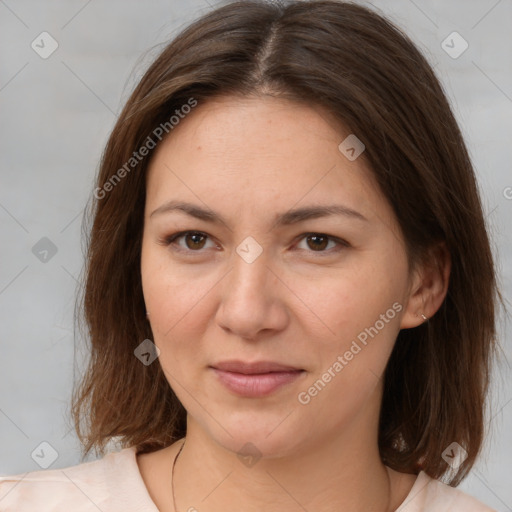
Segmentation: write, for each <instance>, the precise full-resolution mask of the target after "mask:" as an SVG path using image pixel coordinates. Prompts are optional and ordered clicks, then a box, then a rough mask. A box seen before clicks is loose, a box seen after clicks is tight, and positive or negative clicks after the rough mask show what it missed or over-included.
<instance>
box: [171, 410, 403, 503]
mask: <svg viewBox="0 0 512 512" xmlns="http://www.w3.org/2000/svg"><path fill="white" fill-rule="evenodd" d="M368 420H369V418H368V417H367V416H365V417H364V418H361V419H360V421H354V422H353V423H352V424H351V425H350V426H349V427H347V428H344V429H343V431H342V433H341V434H340V433H339V432H336V435H332V436H331V437H328V436H325V435H324V436H321V439H317V438H314V439H315V440H314V441H311V442H310V443H309V444H307V445H302V446H295V447H294V448H293V450H291V453H288V454H287V455H283V456H279V457H270V456H268V457H265V456H264V457H262V458H260V459H253V460H252V461H251V460H250V459H246V460H245V462H244V461H243V460H242V459H241V458H240V457H239V456H237V453H236V452H234V451H233V450H229V449H227V448H225V447H224V446H223V445H221V444H219V443H218V442H216V441H215V440H214V439H212V437H211V436H210V435H208V434H207V433H206V432H205V431H204V430H203V428H202V427H201V426H200V425H198V424H197V423H196V422H194V421H193V420H192V419H191V418H190V417H189V418H188V422H187V436H186V442H185V445H184V446H183V450H182V451H181V453H180V455H179V458H178V460H177V463H176V467H175V474H174V489H175V502H176V507H177V511H179V512H185V511H189V510H191V511H193V510H199V511H203V510H204V511H208V512H217V511H219V512H220V511H223V512H224V511H225V510H228V509H229V508H230V504H235V503H236V504H238V505H239V504H242V503H243V504H244V506H243V510H244V511H248V512H253V511H254V512H256V511H258V512H259V511H261V510H274V509H275V510H277V509H279V511H280V512H296V511H297V510H299V509H300V508H303V509H305V510H315V511H316V512H328V511H329V512H332V511H335V510H336V511H338V510H346V511H350V512H363V511H364V512H371V511H375V512H377V511H378V512H388V511H390V510H395V508H396V506H398V505H399V502H398V503H397V502H396V500H397V496H394V495H393V489H392V484H391V481H390V472H389V471H388V469H387V468H386V466H384V464H382V462H381V460H380V456H379V452H378V446H377V433H376V432H369V431H365V430H364V428H363V427H362V426H363V425H368ZM365 432H366V433H365ZM362 433H363V435H362ZM242 444H243V443H242Z"/></svg>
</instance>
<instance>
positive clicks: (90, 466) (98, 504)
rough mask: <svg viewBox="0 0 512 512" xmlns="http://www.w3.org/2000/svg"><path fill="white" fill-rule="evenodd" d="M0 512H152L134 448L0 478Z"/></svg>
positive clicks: (154, 508) (151, 503) (151, 505)
mask: <svg viewBox="0 0 512 512" xmlns="http://www.w3.org/2000/svg"><path fill="white" fill-rule="evenodd" d="M0 510H1V511H2V512H14V511H16V512H29V511H30V512H33V511H38V512H46V511H52V512H64V511H66V512H68V511H69V510H73V511H74V512H89V511H95V512H97V511H98V510H109V511H112V512H115V511H118V510H119V511H121V510H122V511H123V512H125V511H132V510H133V511H135V510H148V511H155V512H156V510H157V509H156V507H155V505H154V503H153V502H152V501H151V499H150V497H149V494H148V493H147V490H146V488H145V486H144V482H143V480H142V478H141V475H140V472H139V470H138V467H137V462H136V448H135V447H130V448H125V449H123V450H121V451H118V452H112V453H109V454H108V455H105V456H104V457H103V458H102V459H98V460H95V461H92V462H85V463H82V464H78V465H76V466H69V467H66V468H61V469H47V470H42V471H29V472H27V473H23V474H18V475H11V476H2V477H0Z"/></svg>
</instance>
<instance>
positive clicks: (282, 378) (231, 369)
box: [211, 361, 304, 398]
mask: <svg viewBox="0 0 512 512" xmlns="http://www.w3.org/2000/svg"><path fill="white" fill-rule="evenodd" d="M211 368H212V370H213V371H214V372H215V373H216V375H217V377H218V378H219V380H220V381H221V382H222V383H223V384H224V385H225V386H226V387H227V388H228V389H229V390H231V391H233V392H234V393H236V394H238V395H241V396H244V397H250V398H256V397H263V396H267V395H269V394H271V393H272V392H274V391H275V390H277V389H278V388H280V387H281V386H284V385H285V384H288V383H290V382H293V381H294V380H296V379H297V378H298V377H300V376H301V375H302V374H303V373H304V370H301V369H299V368H294V367H292V366H287V365H282V364H279V363H274V362H271V361H260V362H256V363H245V362H243V361H223V362H220V363H217V364H215V365H213V366H212V367H211Z"/></svg>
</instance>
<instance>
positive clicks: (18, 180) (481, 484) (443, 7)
mask: <svg viewBox="0 0 512 512" xmlns="http://www.w3.org/2000/svg"><path fill="white" fill-rule="evenodd" d="M210 2H211V4H212V5H215V3H214V2H213V0H210ZM362 3H365V2H362ZM373 5H375V6H376V7H377V8H378V9H379V10H381V11H382V12H384V13H385V14H386V15H387V16H389V17H390V18H391V19H392V20H393V21H394V22H395V23H397V24H398V25H399V26H401V27H402V28H403V29H404V30H405V31H406V32H407V33H408V34H409V35H410V36H411V37H412V38H413V40H414V41H415V42H416V43H417V44H418V45H419V47H420V48H421V49H422V50H423V52H424V53H425V54H426V55H427V57H428V59H429V61H430V62H431V64H432V65H433V66H434V68H435V70H436V72H437V74H438V76H439V77H440V79H441V81H442V83H443V85H444V87H445V90H446V92H447V94H448V95H449V97H450V99H451V101H452V104H453V108H454V111H455V114H456V116H457V118H458V120H459V123H460V125H461V128H462V130H463V133H464V135H465V137H466V140H467V143H468V146H469V149H470V152H471V155H472V158H473V161H474V163H475V166H476V169H477V174H478V180H479V183H480V186H481V190H482V195H483V201H484V206H485V210H486V215H487V218H488V221H489V225H490V228H491V236H492V240H493V246H494V249H495V251H496V257H497V262H498V268H499V272H500V279H501V284H502V287H503V292H504V294H505V296H506V297H507V298H508V299H509V300H510V297H511V277H512V275H511V274H512V242H511V238H510V225H509V224H507V221H508V219H510V217H511V214H512V189H511V188H507V187H512V173H511V172H510V166H511V162H512V149H511V147H512V144H511V135H512V130H511V124H512V122H511V119H512V116H511V114H512V72H511V63H512V36H511V28H510V22H511V21H512V1H511V0H499V1H497V0H478V1H476V0H473V1H463V0H458V1H453V2H449V3H448V2H441V1H440V0H429V1H424V2H420V1H419V0H415V1H414V2H413V1H412V0H391V1H386V2H383V1H375V2H373ZM210 9H211V7H210V5H209V4H208V3H206V2H205V1H199V0H198V1H187V0H172V1H169V0H168V1H157V0H152V1H150V2H144V3H143V2H137V1H134V0H129V1H127V0H113V1H108V2H107V1H106V0H103V1H101V0H89V1H83V0H80V1H78V0H73V1H66V2H65V1H63V0H56V1H47V0H46V1H35V0H33V1H23V0H20V1H15V0H5V1H3V0H0V49H1V50H0V52H1V55H0V59H1V62H0V103H1V113H2V114H1V116H2V117H1V125H0V130H1V133H0V154H1V161H2V166H1V175H0V176H1V186H0V223H1V238H2V242H1V244H0V258H1V266H0V322H1V326H2V328H1V338H0V347H1V356H0V474H3V475H7V474H15V473H21V472H25V471H29V470H39V469H41V468H40V467H39V466H38V465H37V464H36V462H35V461H34V460H33V459H32V457H31V454H32V453H33V451H34V450H35V449H36V447H38V446H39V444H40V443H41V442H43V441H46V442H48V443H50V444H51V446H52V447H53V448H54V449H55V450H56V452H57V454H58V458H57V459H56V460H55V462H54V463H53V464H52V465H51V468H53V469H54V468H63V467H66V466H70V465H74V464H77V463H79V457H80V451H79V445H78V442H77V439H76V436H75V435H74V432H73V431H72V430H71V423H70V421H69V418H68V412H69V399H70V392H71V386H72V382H73V376H74V373H75V370H74V348H73V345H74V341H73V309H74V299H75V294H76V286H77V279H79V275H80V272H81V269H82V263H83V254H82V240H81V226H80V223H81V220H82V213H83V208H84V206H85V204H86V202H87V200H88V198H89V197H90V194H91V193H92V190H93V178H94V175H95V172H96V170H97V165H98V162H99V158H100V155H101V152H102V149H103V147H104V144H105V142H106V139H107V136H108V134H109V132H110V130H111V129H112V127H113V123H114V121H115V118H116V113H118V112H119V111H120V108H121V107H122V105H123V104H124V102H125V101H126V99H127V98H128V95H129V93H130V91H131V90H132V88H133V86H134V84H135V82H136V80H137V78H138V77H140V76H141V74H142V73H143V71H144V69H145V67H146V66H147V65H148V63H149V62H150V61H151V59H152V58H153V57H154V55H155V54H156V52H157V51H158V49H159V47H157V45H160V44H162V43H165V42H166V41H168V39H169V38H171V37H172V36H173V35H174V34H176V32H177V31H178V30H179V29H181V28H182V27H183V26H184V25H186V24H187V23H188V22H190V21H191V20H192V19H194V18H195V17H197V16H199V15H200V14H202V13H204V12H206V11H208V10H210ZM43 31H47V32H49V33H50V34H51V36H52V37H53V38H55V40H56V41H57V42H58V45H59V46H58V48H57V50H56V51H55V52H54V53H53V54H52V55H51V56H50V57H49V58H47V59H43V58H41V57H40V56H39V55H38V54H37V53H36V52H35V51H34V50H33V49H32V48H31V43H32V41H33V40H36V42H37V39H36V38H37V37H38V36H39V34H41V32H43ZM453 31H457V32H458V33H460V34H461V35H462V37H463V38H464V39H465V40H466V41H467V42H468V44H469V47H468V49H467V50H466V51H465V52H464V53H463V54H462V55H460V56H459V57H458V58H456V59H454V58H452V57H451V56H449V55H448V54H447V53H446V52H445V51H444V50H443V48H442V46H441V43H442V41H443V40H444V39H445V38H446V37H447V36H448V35H449V34H451V33H452V32H453ZM450 44H451V43H450ZM454 44H455V49H458V48H460V46H457V45H458V44H459V43H454ZM46 47H48V46H46ZM43 237H47V238H48V239H50V240H51V241H52V243H53V244H54V245H55V246H56V248H57V252H56V254H55V255H53V256H52V255H51V252H50V253H49V254H48V256H47V261H46V262H44V261H41V260H40V259H39V258H38V257H36V254H34V252H33V251H32V249H33V247H34V245H35V244H36V243H38V242H39V241H40V240H41V238H43ZM40 243H42V244H44V243H48V242H40ZM40 257H42V256H40ZM468 278H470V276H468ZM500 333H501V334H500V339H501V342H502V346H503V349H504V357H503V360H502V362H501V363H500V364H499V366H498V369H497V373H496V375H495V378H494V381H493V394H492V403H491V412H490V417H492V420H491V422H490V436H489V437H488V440H487V443H486V447H485V450H484V452H483V455H482V458H481V459H480V461H479V463H478V464H477V466H476V468H475V469H474V470H473V472H472V474H471V475H470V476H469V477H468V478H467V479H466V480H465V481H464V482H463V484H462V485H461V489H463V490H465V491H466V492H469V493H471V494H473V495H475V496H477V497H478V498H480V499H481V500H483V501H484V502H486V503H488V504H489V505H491V506H492V507H494V508H496V509H497V510H499V511H511V510H512V485H511V483H512V470H511V463H510V461H511V460H512V442H511V440H512V433H511V432H512V429H511V425H512V385H511V380H512V379H511V373H512V372H511V370H510V361H511V359H512V357H511V356H512V350H511V349H512V339H511V338H512V335H511V331H510V327H509V326H508V325H507V323H506V321H505V320H503V321H501V323H500ZM81 361H83V355H80V354H77V356H76V366H77V367H80V365H81ZM77 371H78V370H77ZM88 460H92V457H89V459H88Z"/></svg>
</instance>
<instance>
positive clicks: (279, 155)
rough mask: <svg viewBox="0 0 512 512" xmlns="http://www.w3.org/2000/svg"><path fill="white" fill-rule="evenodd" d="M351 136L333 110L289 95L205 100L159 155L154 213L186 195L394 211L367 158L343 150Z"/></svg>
mask: <svg viewBox="0 0 512 512" xmlns="http://www.w3.org/2000/svg"><path fill="white" fill-rule="evenodd" d="M348 135H350V132H349V131H347V130H346V129H345V128H344V127H343V126H342V125H341V123H337V122H336V121H335V120H334V118H333V117H332V116H331V115H330V114H329V113H328V112H326V111H325V110H322V109H320V108H316V107H315V108H311V107H309V106H307V105H304V104H299V103H295V102H290V101H288V100H282V99H276V98H272V97H245V98H240V97H221V98H217V99H215V100H209V101H208V102H205V103H203V104H198V106H197V107H195V109H194V110H193V111H192V112H191V113H190V114H188V115H187V116H186V117H185V118H184V119H182V120H181V121H180V123H179V124H178V125H176V126H175V127H174V128H173V130H172V132H171V133H170V134H169V136H168V137H167V138H166V139H164V140H163V141H162V142H161V143H160V144H159V146H158V147H157V149H156V151H155V154H154V155H153V159H152V161H151V164H150V166H149V169H148V176H147V198H146V204H147V210H149V209H150V208H151V211H152V210H153V209H154V208H156V207H157V206H159V205H160V204H161V203H163V202H164V201H169V200H171V199H185V198H187V199H190V200H195V202H197V200H198V199H200V200H201V201H203V202H204V203H205V204H207V205H208V206H211V207H212V208H213V207H214V206H215V209H216V210H218V209H219V208H220V209H224V210H225V211H226V212H227V211H228V210H229V207H230V206H231V207H232V208H233V209H234V210H235V211H238V212H240V213H242V212H243V211H245V210H251V211H252V212H253V213H255V212H256V210H259V212H260V214H261V211H262V209H264V210H268V209H272V210H273V209H279V210H282V209H285V208H290V207H292V206H293V205H296V206H300V205H301V204H308V205H309V204H313V203H316V204H319V203H325V202H326V201H327V202H330V203H333V202H335V201H336V202H342V203H343V204H345V205H346V206H347V207H350V208H354V209H357V210H358V211H363V212H364V215H365V216H367V217H372V216H375V215H376V216H378V217H382V216H389V215H390V214H391V211H390V208H389V205H387V203H386V201H385V200H384V198H383V196H382V194H381V193H380V191H379V189H378V187H377V185H376V182H375V179H374V177H373V174H372V172H371V171H370V169H369V168H368V167H367V165H366V163H365V160H364V158H362V157H360V158H357V159H356V160H354V161H350V160H349V159H347V158H346V156H344V155H343V154H342V153H341V152H340V150H339V149H338V146H339V144H340V143H341V142H342V141H343V140H344V139H345V138H346V137H347V136H348ZM363 154H364V153H363Z"/></svg>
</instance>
